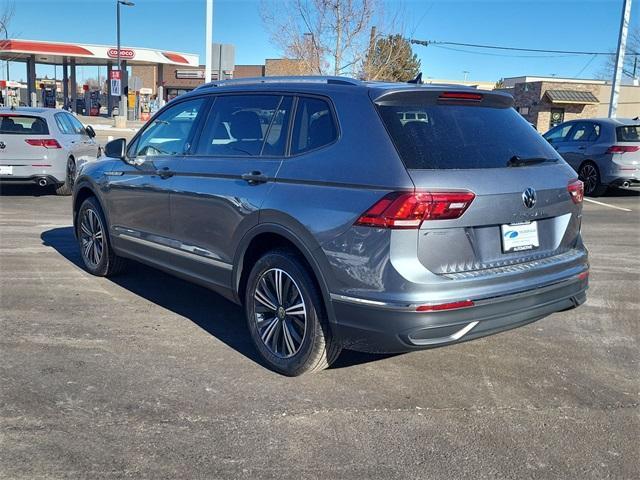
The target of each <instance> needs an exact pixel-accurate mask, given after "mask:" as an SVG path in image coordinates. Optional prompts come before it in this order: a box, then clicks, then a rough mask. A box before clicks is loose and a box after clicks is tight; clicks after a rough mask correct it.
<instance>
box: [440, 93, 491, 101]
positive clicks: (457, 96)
mask: <svg viewBox="0 0 640 480" xmlns="http://www.w3.org/2000/svg"><path fill="white" fill-rule="evenodd" d="M438 99H439V100H464V101H467V102H479V101H481V100H482V94H481V93H470V92H443V93H441V94H440V95H439V96H438Z"/></svg>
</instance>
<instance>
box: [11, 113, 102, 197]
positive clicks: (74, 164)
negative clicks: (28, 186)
mask: <svg viewBox="0 0 640 480" xmlns="http://www.w3.org/2000/svg"><path fill="white" fill-rule="evenodd" d="M95 135H96V134H95V132H94V130H93V128H91V127H90V126H88V127H85V126H84V125H82V123H81V122H80V121H79V120H78V119H77V118H76V117H75V116H73V115H72V114H70V113H69V112H66V111H63V110H56V109H53V108H32V107H20V108H0V182H2V183H9V182H12V183H36V184H38V185H40V186H41V187H44V186H47V185H55V187H56V193H57V194H58V195H71V190H72V188H73V183H74V181H75V177H76V172H77V170H78V169H79V168H80V166H82V165H83V164H85V163H86V162H90V161H95V160H96V158H97V156H98V144H97V143H96V142H95V141H94V139H93V138H94V137H95Z"/></svg>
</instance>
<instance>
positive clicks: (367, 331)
mask: <svg viewBox="0 0 640 480" xmlns="http://www.w3.org/2000/svg"><path fill="white" fill-rule="evenodd" d="M585 272H587V270H585ZM587 288H588V277H587V276H586V275H585V273H584V272H583V273H581V274H579V275H574V276H572V277H570V278H568V279H565V280H563V281H560V282H557V283H553V284H550V285H545V286H542V287H538V288H534V289H531V290H526V291H522V292H518V293H512V294H509V295H504V296H499V297H492V298H485V299H479V300H475V301H474V306H473V307H468V308H460V309H456V310H446V311H438V312H416V311H415V305H401V304H390V303H382V302H371V301H368V300H365V299H358V298H353V297H344V296H340V295H333V296H332V302H333V308H334V311H335V318H336V322H337V323H336V324H335V325H334V334H335V335H336V336H337V337H338V338H339V340H340V341H341V342H342V343H343V345H344V346H345V347H346V348H350V349H353V350H360V351H367V352H380V353H382V352H384V353H397V352H406V351H410V350H418V349H424V348H432V347H436V346H441V345H449V344H452V343H458V342H463V341H466V340H471V339H474V338H478V337H482V336H486V335H491V334H493V333H497V332H500V331H503V330H508V329H511V328H515V327H519V326H521V325H525V324H527V323H530V322H533V321H536V320H539V319H541V318H543V317H545V316H547V315H550V314H552V313H554V312H559V311H562V310H567V309H570V308H574V307H577V306H578V305H581V304H582V303H584V302H585V300H586V290H587Z"/></svg>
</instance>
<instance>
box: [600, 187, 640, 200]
mask: <svg viewBox="0 0 640 480" xmlns="http://www.w3.org/2000/svg"><path fill="white" fill-rule="evenodd" d="M604 197H614V198H615V197H640V188H637V187H633V188H616V187H614V188H610V189H609V190H607V193H605V194H604Z"/></svg>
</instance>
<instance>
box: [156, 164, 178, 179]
mask: <svg viewBox="0 0 640 480" xmlns="http://www.w3.org/2000/svg"><path fill="white" fill-rule="evenodd" d="M156 174H157V175H158V176H159V177H160V178H162V179H163V180H164V179H166V178H170V177H173V175H174V172H172V171H171V170H169V167H163V168H162V169H161V170H158V171H156Z"/></svg>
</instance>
